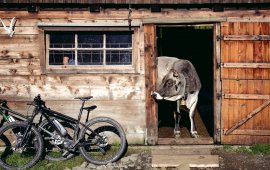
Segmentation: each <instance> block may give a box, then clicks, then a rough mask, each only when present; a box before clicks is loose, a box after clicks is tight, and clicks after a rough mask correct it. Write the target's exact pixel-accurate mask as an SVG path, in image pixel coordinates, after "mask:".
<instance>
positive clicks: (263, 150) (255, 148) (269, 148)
mask: <svg viewBox="0 0 270 170" xmlns="http://www.w3.org/2000/svg"><path fill="white" fill-rule="evenodd" d="M223 150H224V151H226V152H235V153H246V154H254V155H256V154H263V155H267V154H270V144H255V145H251V146H233V145H224V146H223Z"/></svg>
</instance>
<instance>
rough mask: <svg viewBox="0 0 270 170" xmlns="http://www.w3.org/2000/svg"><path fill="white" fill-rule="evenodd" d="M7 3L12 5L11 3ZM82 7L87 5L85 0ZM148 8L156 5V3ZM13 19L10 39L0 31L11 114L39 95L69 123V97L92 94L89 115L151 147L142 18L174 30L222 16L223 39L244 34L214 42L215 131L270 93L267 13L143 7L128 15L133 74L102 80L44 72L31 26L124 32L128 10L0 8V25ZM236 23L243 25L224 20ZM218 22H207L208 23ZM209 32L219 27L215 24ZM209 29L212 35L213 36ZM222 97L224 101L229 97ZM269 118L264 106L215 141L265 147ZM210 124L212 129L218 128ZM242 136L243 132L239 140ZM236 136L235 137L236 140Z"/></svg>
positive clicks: (149, 46) (151, 70) (148, 44)
mask: <svg viewBox="0 0 270 170" xmlns="http://www.w3.org/2000/svg"><path fill="white" fill-rule="evenodd" d="M0 2H1V1H0ZM9 2H10V3H15V1H9ZM16 2H20V1H19V0H18V1H16ZM28 2H32V1H28ZM43 2H44V3H47V2H49V1H46V2H45V1H42V3H43ZM54 2H55V1H54ZM65 2H66V1H65ZM81 2H85V3H89V2H88V1H87V2H86V1H81ZM102 2H104V3H107V2H108V3H109V2H111V1H106V2H105V1H102ZM102 2H100V3H102ZM114 2H120V1H114ZM155 2H156V3H157V2H158V3H159V1H155ZM164 2H165V1H162V3H164ZM171 2H172V3H173V2H176V1H171ZM181 2H185V1H177V3H181ZM189 2H190V1H189ZM200 2H203V1H200ZM212 2H213V1H212ZM59 3H60V2H59ZM122 3H125V2H124V1H123V2H122ZM134 3H139V1H136V2H135V1H134ZM145 3H154V1H150V0H148V1H147V2H146V1H145ZM160 3H161V1H160ZM190 3H191V2H190ZM194 3H195V1H194ZM13 17H16V18H17V22H16V27H15V34H14V36H13V37H12V38H10V37H9V36H8V35H6V33H5V31H4V30H3V29H2V27H0V98H4V99H7V100H8V102H9V103H10V105H11V108H13V107H14V108H15V110H19V111H22V112H24V111H25V110H26V109H27V108H26V106H25V103H26V102H28V101H31V100H32V99H33V97H34V96H35V95H36V94H41V96H42V98H44V99H45V100H46V101H47V105H48V106H49V107H51V108H52V109H54V108H56V110H59V111H63V112H64V113H67V114H69V115H71V116H72V117H76V116H77V112H78V107H79V102H77V101H75V100H74V97H76V96H83V95H93V96H94V99H93V104H96V105H97V106H98V108H97V109H96V110H95V111H94V114H93V116H96V115H107V116H110V117H113V118H115V119H116V120H117V121H119V122H120V123H121V124H122V125H123V127H124V129H125V131H126V133H127V135H128V140H129V143H137V144H144V143H145V141H147V140H148V141H147V142H149V143H148V144H156V143H157V142H158V141H157V131H156V130H157V126H158V122H157V120H156V119H155V118H157V116H156V114H157V113H156V110H155V109H156V108H155V102H154V101H153V100H152V98H151V96H150V93H151V90H153V89H154V88H155V87H154V86H155V76H156V75H155V74H156V73H155V68H156V67H155V57H156V54H155V50H156V49H155V48H156V47H155V43H156V36H155V29H154V27H155V24H156V23H147V24H144V20H148V19H153V22H155V19H159V20H160V19H162V20H170V21H172V22H173V21H174V19H175V22H173V23H174V24H181V23H182V22H183V21H181V20H179V18H183V19H185V20H188V19H190V20H191V22H194V23H195V22H198V23H200V22H199V21H204V22H206V21H207V19H208V18H223V19H224V21H228V22H225V23H222V24H221V25H220V28H221V34H222V35H228V36H229V35H230V36H231V37H232V36H234V35H235V36H237V37H239V36H240V37H241V35H244V36H247V37H245V38H244V40H243V38H242V40H237V37H233V39H230V40H221V41H220V40H219V41H220V42H219V43H217V44H220V43H221V46H220V49H218V50H217V52H216V53H219V51H221V52H220V53H221V55H222V57H221V61H217V63H215V64H216V65H218V64H221V68H219V69H217V70H216V73H215V74H216V75H219V76H218V77H216V78H217V80H216V81H220V79H221V80H222V81H221V82H218V83H217V85H216V86H220V87H216V88H221V89H218V90H217V93H216V94H217V95H219V94H218V93H219V92H220V91H221V92H222V93H223V94H226V95H227V96H226V95H224V96H225V97H222V101H221V106H218V107H216V109H217V110H218V109H220V107H221V109H220V110H221V118H220V117H219V116H217V117H216V119H217V121H219V119H222V124H221V128H222V129H221V130H226V129H229V128H230V127H231V126H233V125H234V124H235V123H237V122H238V121H240V119H241V118H243V117H245V116H246V115H247V114H248V113H250V112H251V111H252V110H254V109H255V108H257V107H259V106H260V104H262V103H263V102H264V100H265V99H266V98H267V97H268V95H269V94H270V93H269V89H270V88H269V83H270V82H269V81H270V74H269V66H268V64H266V63H269V61H270V51H269V46H270V45H269V41H268V40H267V35H269V34H270V33H269V26H268V22H270V11H269V10H227V11H224V12H213V11H212V10H205V9H203V10H185V9H184V10H183V9H182V10H180V9H164V11H163V12H160V13H152V12H151V11H150V10H149V9H139V10H135V9H134V10H133V11H132V14H131V17H132V22H138V23H140V24H141V26H140V28H138V35H137V36H138V37H137V38H138V41H136V42H135V43H136V44H137V48H136V49H134V50H136V54H137V55H138V56H137V59H136V61H135V62H136V66H135V67H136V71H135V72H132V73H126V72H124V71H123V72H121V73H119V72H117V73H113V72H110V73H105V74H104V73H102V72H100V73H98V72H97V73H85V72H80V73H78V74H75V73H68V72H65V71H66V70H64V72H65V73H49V74H43V73H44V72H45V71H44V67H43V66H42V65H41V64H40V63H45V60H44V58H42V57H41V56H42V55H44V54H41V53H42V52H44V49H43V47H42V43H43V42H44V40H42V38H44V37H42V35H40V33H41V32H42V29H41V28H39V27H38V26H37V25H38V23H40V22H48V23H90V24H91V23H99V22H100V23H108V25H109V24H112V23H126V25H127V27H126V29H127V30H128V23H127V17H128V10H127V9H103V10H102V11H101V12H100V13H90V12H89V11H88V10H76V9H72V10H70V9H62V10H57V9H56V10H54V11H52V10H51V11H49V10H41V11H39V12H38V13H28V12H27V11H26V10H17V11H16V10H1V8H0V18H2V19H3V21H4V22H5V23H9V21H10V20H11V19H12V18H13ZM239 20H241V21H244V22H237V23H234V22H229V21H239ZM258 21H260V22H258ZM218 22H219V21H216V20H215V21H214V20H211V19H210V23H211V24H213V23H215V24H216V23H218ZM189 24H193V23H188V25H189ZM218 25H219V23H218ZM266 25H267V26H266ZM215 29H219V26H217V27H215ZM215 31H217V33H216V34H219V30H215ZM258 35H260V36H262V37H264V38H262V39H264V41H259V40H262V39H260V38H257V39H256V37H258ZM254 37H255V38H254ZM246 39H249V40H246ZM217 41H218V40H217ZM257 41H258V42H257ZM215 50H216V49H215ZM220 62H221V63H220ZM241 65H242V66H241ZM219 70H221V71H219ZM220 73H221V74H220ZM228 95H231V96H229V97H228ZM233 95H235V96H233ZM241 95H242V96H241ZM245 95H246V96H248V100H245ZM254 98H256V99H254ZM90 103H91V102H90ZM216 103H217V104H218V103H220V101H217V102H216ZM269 119H270V116H269V107H267V108H265V109H264V110H263V111H262V112H261V113H258V114H257V115H256V116H255V117H254V118H252V119H251V120H249V121H248V122H247V123H245V124H244V125H242V126H241V127H240V128H239V129H237V131H235V132H232V134H231V135H227V136H225V135H222V138H221V141H222V142H223V143H239V144H249V143H256V142H261V141H263V142H269V138H268V137H267V136H266V135H265V134H268V130H270V123H269V122H267V120H269ZM216 126H217V128H218V129H219V126H218V125H216ZM259 130H262V134H264V135H259V137H258V136H256V135H252V136H250V135H249V134H251V133H253V132H257V131H259ZM221 132H222V131H221ZM244 132H247V134H246V135H244V134H243V133H244ZM237 134H240V135H239V136H240V137H239V136H237ZM265 136H266V137H265ZM148 137H149V138H148ZM256 137H258V138H256ZM147 138H148V139H147ZM131 139H132V140H131ZM249 139H250V140H249Z"/></svg>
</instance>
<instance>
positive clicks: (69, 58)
mask: <svg viewBox="0 0 270 170" xmlns="http://www.w3.org/2000/svg"><path fill="white" fill-rule="evenodd" d="M74 59H75V52H74V51H59V50H50V54H49V65H74Z"/></svg>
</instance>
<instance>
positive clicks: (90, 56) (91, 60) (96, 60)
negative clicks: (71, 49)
mask: <svg viewBox="0 0 270 170" xmlns="http://www.w3.org/2000/svg"><path fill="white" fill-rule="evenodd" d="M102 64H103V51H86V50H85V51H84V50H80V51H78V65H102Z"/></svg>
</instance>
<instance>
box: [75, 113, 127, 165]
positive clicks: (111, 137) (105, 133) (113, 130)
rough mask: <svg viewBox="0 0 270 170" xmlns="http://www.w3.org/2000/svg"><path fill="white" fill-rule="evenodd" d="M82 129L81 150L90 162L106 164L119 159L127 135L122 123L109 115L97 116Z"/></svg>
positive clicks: (80, 136) (123, 149)
mask: <svg viewBox="0 0 270 170" xmlns="http://www.w3.org/2000/svg"><path fill="white" fill-rule="evenodd" d="M86 126H87V127H88V128H90V129H91V130H93V132H91V131H90V130H88V129H87V128H85V127H84V128H83V129H82V130H81V131H80V134H79V139H82V140H81V141H82V142H81V143H80V145H81V146H80V148H79V149H80V152H81V154H82V155H83V157H84V158H85V159H86V160H87V161H88V162H90V163H93V164H97V165H104V164H108V163H110V162H115V161H117V160H118V159H119V158H120V157H121V156H122V155H123V153H124V151H125V148H126V135H125V132H124V130H123V128H122V127H121V125H120V124H119V123H118V122H116V121H115V120H113V119H111V118H108V117H96V118H94V119H91V120H90V121H88V122H87V123H86Z"/></svg>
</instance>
